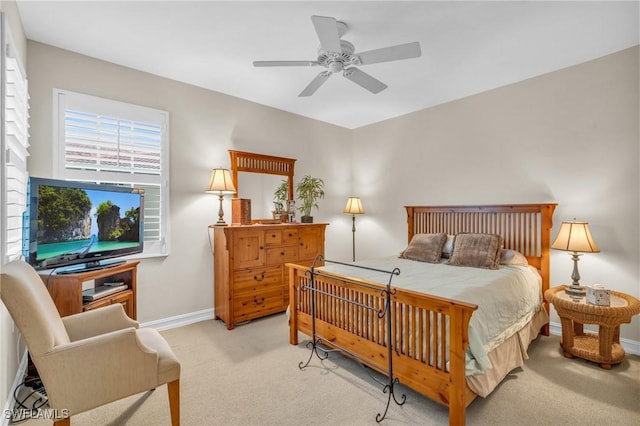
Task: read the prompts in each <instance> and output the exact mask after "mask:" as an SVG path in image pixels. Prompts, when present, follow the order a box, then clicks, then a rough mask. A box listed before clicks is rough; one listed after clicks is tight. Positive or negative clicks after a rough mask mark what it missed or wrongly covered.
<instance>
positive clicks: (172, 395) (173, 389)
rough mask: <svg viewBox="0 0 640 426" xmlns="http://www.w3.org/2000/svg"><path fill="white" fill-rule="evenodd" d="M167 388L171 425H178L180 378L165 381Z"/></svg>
mask: <svg viewBox="0 0 640 426" xmlns="http://www.w3.org/2000/svg"><path fill="white" fill-rule="evenodd" d="M167 389H168V391H169V409H170V410H171V426H180V380H179V379H178V380H174V381H173V382H169V383H167Z"/></svg>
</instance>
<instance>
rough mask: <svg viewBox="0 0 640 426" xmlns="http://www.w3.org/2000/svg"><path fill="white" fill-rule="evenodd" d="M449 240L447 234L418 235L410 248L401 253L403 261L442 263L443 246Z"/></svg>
mask: <svg viewBox="0 0 640 426" xmlns="http://www.w3.org/2000/svg"><path fill="white" fill-rule="evenodd" d="M446 240H447V234H445V233H440V234H416V235H414V236H413V238H412V239H411V242H410V243H409V246H408V247H407V249H406V250H405V251H403V252H402V253H400V257H401V258H402V259H411V260H419V261H420V262H429V263H440V256H441V255H442V246H444V242H445V241H446Z"/></svg>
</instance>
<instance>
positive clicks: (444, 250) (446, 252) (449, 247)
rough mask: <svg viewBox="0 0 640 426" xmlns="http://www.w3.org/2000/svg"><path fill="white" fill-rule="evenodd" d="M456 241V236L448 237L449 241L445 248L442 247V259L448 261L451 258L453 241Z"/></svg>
mask: <svg viewBox="0 0 640 426" xmlns="http://www.w3.org/2000/svg"><path fill="white" fill-rule="evenodd" d="M455 239H456V236H455V235H447V240H446V241H445V242H444V246H442V257H444V258H445V259H448V258H449V257H450V256H451V252H452V251H453V240H455Z"/></svg>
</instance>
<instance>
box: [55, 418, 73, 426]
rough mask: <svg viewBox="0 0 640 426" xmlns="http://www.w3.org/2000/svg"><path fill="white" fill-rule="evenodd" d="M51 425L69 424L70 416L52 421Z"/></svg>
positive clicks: (66, 425)
mask: <svg viewBox="0 0 640 426" xmlns="http://www.w3.org/2000/svg"><path fill="white" fill-rule="evenodd" d="M53 426H71V417H67V418H66V419H60V420H56V421H55V422H53Z"/></svg>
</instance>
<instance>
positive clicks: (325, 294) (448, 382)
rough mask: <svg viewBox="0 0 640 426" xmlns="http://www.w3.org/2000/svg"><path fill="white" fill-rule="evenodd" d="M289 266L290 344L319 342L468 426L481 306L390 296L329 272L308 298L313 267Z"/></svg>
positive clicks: (396, 291)
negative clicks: (472, 332)
mask: <svg viewBox="0 0 640 426" xmlns="http://www.w3.org/2000/svg"><path fill="white" fill-rule="evenodd" d="M287 267H288V269H289V291H290V322H289V324H290V335H289V336H290V337H289V341H290V343H291V344H292V345H297V344H298V332H301V333H303V334H306V335H307V336H310V337H311V336H313V338H315V339H316V341H318V342H320V343H323V344H325V345H327V346H329V347H333V348H337V349H341V350H343V351H345V352H347V353H349V354H351V355H352V356H353V357H355V358H357V359H358V360H359V361H360V362H362V363H364V364H366V365H368V366H369V367H371V368H373V369H375V370H377V371H379V372H381V373H383V374H388V373H389V371H390V372H391V375H392V376H393V377H390V380H394V379H397V380H398V381H399V382H400V383H402V384H404V385H406V386H408V387H410V388H412V389H414V390H416V391H417V392H420V393H422V394H423V395H425V396H427V397H429V398H431V399H433V400H434V401H436V402H439V403H441V404H444V405H446V406H448V407H449V424H451V425H463V424H464V423H465V408H466V406H467V405H469V403H471V401H472V400H473V399H474V398H475V396H476V395H475V394H474V393H473V392H472V391H471V390H470V389H469V388H468V386H467V384H466V379H465V350H466V349H467V346H468V345H469V338H468V326H469V321H470V319H471V315H472V313H473V311H475V310H476V309H477V306H476V305H474V304H470V303H464V302H460V301H456V300H450V299H445V298H441V297H437V296H430V295H426V294H422V293H417V292H413V291H410V290H405V289H400V288H393V291H391V292H389V291H387V287H386V286H384V285H381V284H379V283H374V282H368V281H363V280H359V279H355V278H350V277H345V276H341V275H336V274H330V273H326V272H323V273H322V274H313V281H314V282H313V288H314V289H316V290H318V291H309V290H308V289H309V288H310V286H311V277H312V273H313V270H312V268H309V267H304V266H301V265H296V264H287ZM387 297H388V298H389V302H390V304H389V305H388V306H389V309H387V310H385V303H386V298H387ZM312 298H315V299H313V300H312ZM312 302H313V303H312ZM383 311H384V312H385V313H384V315H383V316H380V315H379V312H383ZM312 312H313V313H314V315H313V316H312ZM389 358H391V359H389ZM390 366H391V368H390Z"/></svg>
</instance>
